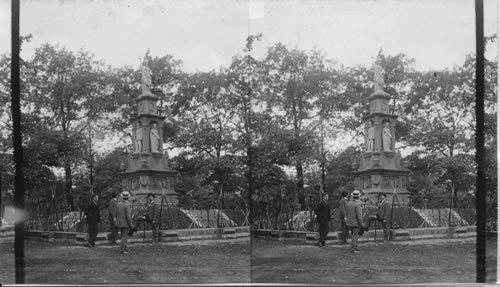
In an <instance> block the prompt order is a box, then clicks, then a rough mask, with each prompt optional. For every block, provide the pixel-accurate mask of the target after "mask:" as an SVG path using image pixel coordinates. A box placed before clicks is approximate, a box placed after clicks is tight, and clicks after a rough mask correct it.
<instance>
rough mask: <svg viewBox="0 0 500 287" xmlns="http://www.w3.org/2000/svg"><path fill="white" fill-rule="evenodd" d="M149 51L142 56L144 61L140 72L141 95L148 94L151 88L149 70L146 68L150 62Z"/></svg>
mask: <svg viewBox="0 0 500 287" xmlns="http://www.w3.org/2000/svg"><path fill="white" fill-rule="evenodd" d="M150 58H151V57H150V56H149V49H148V51H147V52H146V56H144V61H143V62H142V66H141V72H142V82H141V88H142V93H150V92H151V87H152V86H153V84H152V81H151V69H150V68H149V67H148V63H149V61H150Z"/></svg>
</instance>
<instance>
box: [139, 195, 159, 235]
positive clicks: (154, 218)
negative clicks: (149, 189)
mask: <svg viewBox="0 0 500 287" xmlns="http://www.w3.org/2000/svg"><path fill="white" fill-rule="evenodd" d="M146 199H147V202H146V208H145V210H144V214H143V215H141V216H139V217H138V218H137V222H136V224H135V226H136V227H138V226H139V224H140V223H141V222H146V223H147V224H149V226H150V227H151V232H152V233H153V243H158V218H159V215H160V212H159V210H158V205H156V204H155V202H154V199H155V195H154V194H153V193H149V194H148V195H147V196H146Z"/></svg>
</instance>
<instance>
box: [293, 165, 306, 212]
mask: <svg viewBox="0 0 500 287" xmlns="http://www.w3.org/2000/svg"><path fill="white" fill-rule="evenodd" d="M295 168H296V170H297V198H298V199H299V205H300V211H304V210H306V201H305V196H304V170H303V167H302V161H301V160H298V162H297V165H296V166H295Z"/></svg>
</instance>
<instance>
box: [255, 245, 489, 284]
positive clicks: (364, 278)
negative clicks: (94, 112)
mask: <svg viewBox="0 0 500 287" xmlns="http://www.w3.org/2000/svg"><path fill="white" fill-rule="evenodd" d="M496 244H497V242H496V241H489V242H488V244H487V251H488V252H487V254H488V257H487V270H488V277H487V279H486V280H487V282H493V281H495V278H496V254H497V253H496ZM359 246H360V248H361V253H359V254H355V253H351V252H350V251H349V248H348V247H347V246H327V247H318V246H313V245H304V244H298V243H295V244H294V243H290V242H280V241H270V240H264V239H254V240H253V241H252V254H253V257H252V263H251V265H252V282H254V283H303V284H342V283H361V284H365V283H381V284H388V283H473V282H475V281H476V241H475V239H474V238H472V239H463V240H459V239H453V240H452V239H449V240H442V239H441V240H421V241H412V242H398V243H395V242H391V243H387V244H383V243H361V244H360V245H359Z"/></svg>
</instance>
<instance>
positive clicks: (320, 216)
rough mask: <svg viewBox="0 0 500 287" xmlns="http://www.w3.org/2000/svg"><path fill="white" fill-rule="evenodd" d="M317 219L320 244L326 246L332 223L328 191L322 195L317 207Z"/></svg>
mask: <svg viewBox="0 0 500 287" xmlns="http://www.w3.org/2000/svg"><path fill="white" fill-rule="evenodd" d="M314 211H315V213H316V219H317V221H318V225H319V240H318V245H319V246H320V247H321V246H325V243H326V237H327V235H328V224H329V223H330V218H331V216H330V205H329V204H328V193H323V194H322V195H321V202H320V203H319V204H318V206H316V208H315V210H314Z"/></svg>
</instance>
